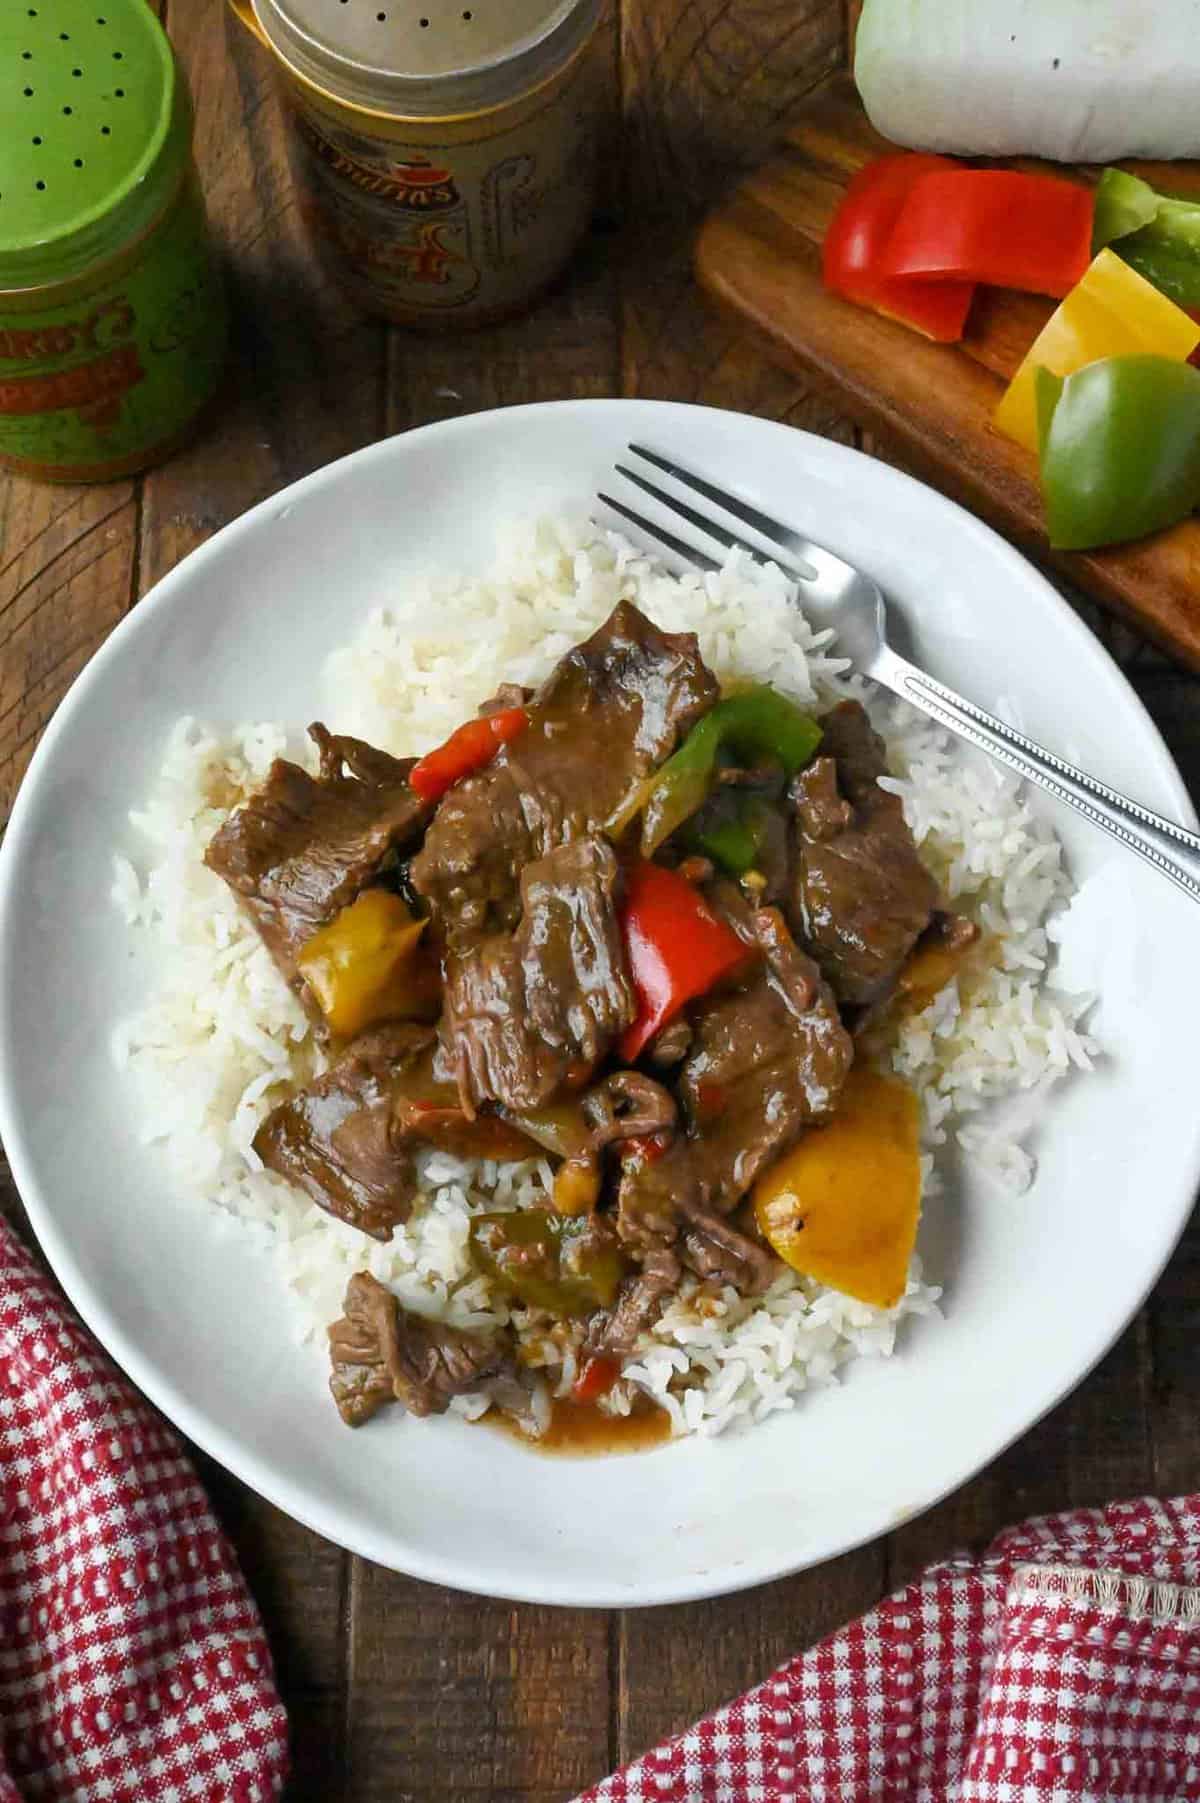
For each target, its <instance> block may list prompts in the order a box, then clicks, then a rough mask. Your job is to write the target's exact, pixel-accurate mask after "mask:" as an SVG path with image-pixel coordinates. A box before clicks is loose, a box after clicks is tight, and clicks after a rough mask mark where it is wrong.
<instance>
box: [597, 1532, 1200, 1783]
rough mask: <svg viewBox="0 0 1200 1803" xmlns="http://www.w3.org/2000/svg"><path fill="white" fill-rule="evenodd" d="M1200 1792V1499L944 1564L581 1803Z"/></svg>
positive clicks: (1025, 1536)
mask: <svg viewBox="0 0 1200 1803" xmlns="http://www.w3.org/2000/svg"><path fill="white" fill-rule="evenodd" d="M950 1798H954V1799H955V1800H956V1803H1200V1496H1191V1497H1182V1498H1179V1499H1178V1500H1176V1501H1174V1502H1166V1503H1159V1502H1152V1501H1141V1502H1131V1503H1115V1504H1113V1505H1112V1506H1111V1507H1109V1508H1107V1509H1103V1510H1078V1511H1076V1512H1075V1513H1073V1514H1070V1515H1048V1516H1044V1517H1043V1518H1041V1519H1040V1520H1037V1521H1030V1522H1026V1523H1025V1524H1024V1525H1023V1526H1021V1527H1019V1528H1013V1529H1010V1530H1009V1531H1008V1532H1007V1533H1005V1534H1002V1535H1001V1536H1000V1538H999V1539H998V1540H996V1541H995V1542H994V1543H993V1545H992V1546H991V1547H990V1548H989V1550H988V1552H987V1553H986V1554H985V1556H984V1557H983V1558H982V1559H980V1560H978V1561H975V1560H970V1559H954V1560H949V1561H947V1562H946V1563H944V1564H941V1565H935V1566H932V1567H930V1569H929V1570H928V1571H927V1572H926V1573H925V1574H924V1576H923V1577H921V1578H920V1579H918V1581H917V1582H916V1583H913V1584H910V1585H909V1586H908V1588H907V1589H906V1590H902V1591H900V1592H899V1593H898V1594H897V1595H895V1596H893V1597H890V1598H889V1599H888V1600H887V1601H886V1602H885V1603H882V1604H880V1606H879V1607H878V1608H877V1609H874V1610H872V1612H871V1613H870V1614H869V1615H867V1616H865V1617H864V1618H863V1619H862V1620H861V1621H857V1622H854V1623H852V1624H851V1625H850V1626H849V1627H848V1628H843V1629H842V1630H841V1632H840V1633H838V1634H834V1635H832V1636H831V1637H830V1638H829V1639H828V1640H823V1641H822V1642H821V1643H820V1644H819V1645H818V1646H815V1647H813V1648H812V1649H811V1651H809V1652H807V1653H802V1654H801V1655H800V1656H799V1657H798V1658H795V1659H792V1660H790V1661H789V1662H788V1664H786V1665H784V1666H781V1667H780V1669H779V1670H778V1671H777V1672H776V1673H775V1674H774V1676H773V1677H771V1678H768V1679H767V1681H766V1683H765V1684H760V1685H759V1686H758V1688H757V1689H756V1690H752V1691H750V1692H749V1694H748V1695H747V1696H744V1697H742V1698H741V1699H740V1700H739V1701H738V1702H736V1703H731V1704H729V1705H727V1706H726V1708H724V1709H720V1710H718V1711H717V1713H716V1714H715V1715H712V1716H709V1717H707V1718H706V1719H705V1720H704V1721H702V1722H700V1723H698V1724H697V1726H696V1727H694V1728H692V1729H691V1730H690V1731H689V1732H688V1733H687V1734H684V1735H682V1736H681V1737H680V1738H679V1739H678V1740H674V1741H671V1742H669V1743H668V1744H667V1745H666V1746H663V1747H659V1748H658V1749H656V1751H654V1752H653V1753H648V1754H647V1755H646V1756H645V1758H643V1759H640V1760H638V1761H637V1762H636V1764H634V1765H632V1766H629V1767H627V1768H626V1770H625V1771H623V1772H617V1773H615V1774H614V1776H613V1777H611V1778H606V1779H605V1780H604V1782H603V1783H602V1784H599V1785H597V1786H596V1787H595V1789H594V1790H590V1791H588V1792H586V1794H585V1796H584V1797H583V1798H580V1799H579V1800H578V1803H868V1800H869V1799H879V1800H880V1803H948V1800H949V1799H950Z"/></svg>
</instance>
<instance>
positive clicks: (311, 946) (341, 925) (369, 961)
mask: <svg viewBox="0 0 1200 1803" xmlns="http://www.w3.org/2000/svg"><path fill="white" fill-rule="evenodd" d="M424 930H425V922H424V921H423V920H416V919H414V917H413V915H412V914H411V913H410V912H409V910H408V909H407V908H406V907H405V905H404V903H403V902H402V901H401V899H400V897H399V896H398V895H393V894H392V892H391V891H390V890H389V889H364V891H363V893H362V894H361V895H360V896H359V897H358V899H357V900H356V901H352V902H351V903H350V905H349V906H348V907H345V908H343V909H342V910H341V912H340V913H338V914H335V915H334V917H333V919H332V920H331V921H330V922H329V925H328V926H324V927H321V928H320V929H319V930H318V931H317V932H315V933H314V934H313V936H312V938H311V939H310V940H308V942H307V943H306V944H305V945H304V946H303V948H302V949H301V952H300V955H299V957H298V958H297V959H296V964H297V967H298V968H299V971H300V974H301V976H302V977H303V978H304V980H305V982H306V983H307V984H308V986H309V988H310V989H311V990H312V992H313V994H314V995H315V996H316V998H317V1001H318V1002H319V1003H320V1007H321V1012H322V1014H323V1015H324V1016H325V1019H326V1020H327V1021H328V1022H329V1028H330V1031H331V1032H333V1033H336V1034H337V1035H338V1036H339V1038H344V1039H348V1038H350V1037H351V1036H352V1035H353V1034H355V1033H361V1032H362V1031H363V1029H364V1028H366V1027H371V1026H374V1025H375V1024H376V1022H378V1021H382V1020H398V1019H402V1018H404V1017H411V1016H414V1015H416V1016H419V1015H420V1014H421V1013H422V1011H423V1009H424V1007H425V1003H426V1001H427V997H426V996H425V993H424V992H425V988H426V985H425V984H423V983H422V982H421V981H420V980H419V976H418V973H416V972H415V971H414V968H413V967H414V961H415V955H416V950H417V942H418V941H419V939H420V937H421V934H422V933H423V932H424Z"/></svg>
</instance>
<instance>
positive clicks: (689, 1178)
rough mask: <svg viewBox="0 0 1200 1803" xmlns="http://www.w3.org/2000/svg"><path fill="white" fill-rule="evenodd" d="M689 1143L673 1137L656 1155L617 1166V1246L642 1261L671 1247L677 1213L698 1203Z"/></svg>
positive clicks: (676, 1229) (698, 1175) (692, 1148)
mask: <svg viewBox="0 0 1200 1803" xmlns="http://www.w3.org/2000/svg"><path fill="white" fill-rule="evenodd" d="M695 1153H696V1148H695V1146H694V1145H693V1144H692V1143H691V1141H690V1140H687V1139H684V1138H682V1137H677V1138H675V1139H673V1140H672V1141H671V1144H670V1145H669V1146H668V1147H667V1148H666V1150H665V1151H664V1152H662V1153H661V1154H660V1155H658V1156H654V1155H650V1156H644V1157H635V1158H626V1159H623V1160H622V1161H621V1175H620V1179H619V1182H618V1185H617V1209H616V1224H617V1236H618V1238H619V1239H620V1241H621V1244H622V1245H623V1246H624V1247H625V1248H626V1249H627V1250H628V1251H629V1252H631V1253H632V1254H633V1256H634V1257H635V1258H637V1259H639V1260H640V1261H641V1262H643V1263H644V1262H645V1260H646V1257H647V1255H648V1254H650V1253H653V1252H658V1251H662V1250H664V1249H666V1248H668V1247H670V1246H671V1245H673V1244H674V1242H675V1239H676V1237H677V1236H678V1233H679V1224H680V1220H681V1211H683V1210H684V1209H685V1208H686V1207H687V1206H688V1205H689V1204H695V1205H697V1206H698V1205H699V1203H700V1200H701V1170H700V1161H699V1160H698V1159H697V1157H696V1156H695Z"/></svg>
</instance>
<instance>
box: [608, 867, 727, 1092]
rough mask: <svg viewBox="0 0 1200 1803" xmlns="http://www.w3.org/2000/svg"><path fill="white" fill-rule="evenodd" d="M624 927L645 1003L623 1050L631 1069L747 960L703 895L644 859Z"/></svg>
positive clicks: (632, 877)
mask: <svg viewBox="0 0 1200 1803" xmlns="http://www.w3.org/2000/svg"><path fill="white" fill-rule="evenodd" d="M621 928H622V932H623V934H624V940H625V955H626V957H627V959H628V961H629V973H630V976H631V977H632V979H633V987H634V991H635V993H636V995H637V1000H638V1011H637V1018H636V1019H635V1020H634V1022H633V1024H632V1026H630V1027H628V1028H627V1029H626V1031H625V1035H624V1037H623V1039H622V1040H621V1045H620V1053H621V1057H622V1059H623V1060H624V1062H625V1063H626V1064H632V1063H633V1061H634V1059H635V1058H637V1057H638V1056H639V1054H640V1053H641V1052H642V1050H643V1049H644V1047H645V1046H646V1045H647V1044H648V1043H649V1041H650V1040H651V1039H653V1037H654V1035H655V1034H656V1033H657V1032H658V1030H659V1028H660V1027H662V1026H665V1025H666V1023H667V1021H669V1020H671V1019H673V1018H674V1016H675V1015H676V1014H678V1013H679V1010H680V1009H681V1008H682V1007H683V1005H684V1003H685V1002H689V1001H691V999H692V997H693V996H697V995H703V994H704V993H705V992H706V990H709V989H711V988H712V986H713V984H714V983H716V982H719V981H720V979H721V978H722V977H723V976H726V975H728V973H729V972H730V971H732V970H734V969H736V967H737V966H738V965H739V964H742V963H744V962H745V960H746V957H747V955H748V954H747V950H746V947H745V946H744V945H743V944H742V941H741V940H740V939H739V938H738V936H737V934H736V933H735V932H734V931H733V929H732V928H731V927H727V926H726V925H725V923H724V921H721V920H718V919H717V917H716V915H715V914H714V913H713V911H712V909H711V908H710V907H709V905H708V903H707V902H706V901H705V899H704V897H703V896H702V895H701V894H700V892H699V890H698V889H696V888H694V887H693V885H692V884H691V883H689V882H687V881H686V880H685V878H683V877H681V876H680V875H679V873H678V872H677V871H674V870H666V869H664V868H663V866H662V865H661V864H650V863H647V862H646V861H645V860H642V861H640V862H639V863H637V864H635V865H634V866H633V867H632V869H631V870H630V871H629V873H628V876H627V879H626V888H625V902H624V906H623V907H622V910H621Z"/></svg>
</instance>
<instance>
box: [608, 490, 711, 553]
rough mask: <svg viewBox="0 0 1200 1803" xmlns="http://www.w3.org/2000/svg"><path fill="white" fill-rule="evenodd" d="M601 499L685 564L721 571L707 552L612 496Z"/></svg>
mask: <svg viewBox="0 0 1200 1803" xmlns="http://www.w3.org/2000/svg"><path fill="white" fill-rule="evenodd" d="M599 499H600V500H601V501H603V502H604V505H605V506H606V507H611V508H612V510H613V512H614V513H619V514H620V515H621V517H622V519H626V520H629V521H631V522H632V524H633V525H635V526H637V527H638V529H639V530H640V531H642V532H645V533H646V534H647V535H648V536H649V537H650V538H656V539H657V540H658V542H659V544H660V545H666V547H667V549H668V550H669V551H674V553H675V555H676V556H677V557H682V558H683V560H684V562H685V563H694V564H699V566H700V568H701V569H702V570H719V569H720V567H721V566H720V564H719V563H718V562H717V560H716V558H715V557H710V556H709V555H708V553H707V551H698V550H697V549H696V547H695V545H689V544H686V543H685V542H684V540H683V539H681V538H676V537H675V534H674V533H673V532H668V531H667V529H666V527H665V526H656V525H654V524H653V522H652V521H650V520H648V519H646V518H644V516H643V515H642V514H640V513H635V512H634V510H633V508H632V507H626V506H625V505H624V503H623V502H621V501H614V500H613V498H612V496H611V495H605V494H602V495H600V497H599Z"/></svg>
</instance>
